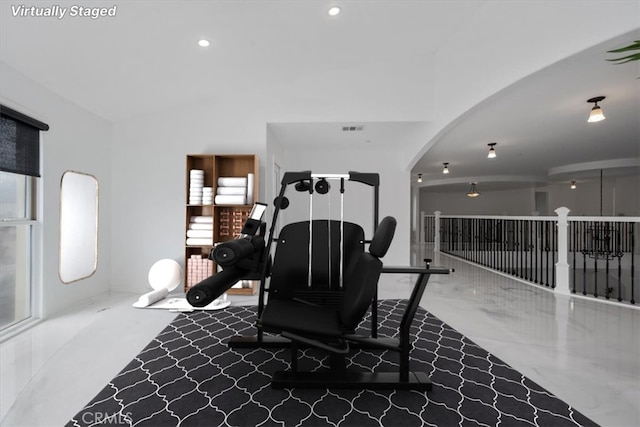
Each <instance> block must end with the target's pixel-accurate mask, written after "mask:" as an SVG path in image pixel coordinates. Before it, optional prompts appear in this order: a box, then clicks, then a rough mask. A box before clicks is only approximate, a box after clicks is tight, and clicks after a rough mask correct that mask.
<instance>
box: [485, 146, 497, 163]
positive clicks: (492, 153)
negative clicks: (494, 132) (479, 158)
mask: <svg viewBox="0 0 640 427" xmlns="http://www.w3.org/2000/svg"><path fill="white" fill-rule="evenodd" d="M487 145H489V154H487V158H488V159H495V158H496V149H495V148H494V147H495V146H496V145H497V143H495V142H491V143H489V144H487Z"/></svg>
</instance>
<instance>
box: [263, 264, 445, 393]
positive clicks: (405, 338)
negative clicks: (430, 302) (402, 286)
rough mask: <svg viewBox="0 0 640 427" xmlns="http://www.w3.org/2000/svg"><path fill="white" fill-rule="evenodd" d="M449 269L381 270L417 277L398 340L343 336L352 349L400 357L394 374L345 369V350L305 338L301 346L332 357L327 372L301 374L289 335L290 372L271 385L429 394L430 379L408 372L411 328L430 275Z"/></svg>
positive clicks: (294, 341) (282, 373) (279, 375)
mask: <svg viewBox="0 0 640 427" xmlns="http://www.w3.org/2000/svg"><path fill="white" fill-rule="evenodd" d="M449 272H450V270H448V269H441V268H433V269H432V268H428V267H427V268H421V267H383V269H382V273H400V274H417V275H418V278H417V280H416V282H415V285H414V287H413V290H412V292H411V297H410V298H409V301H408V303H407V307H406V309H405V312H404V314H403V316H402V321H401V322H400V333H399V338H375V337H365V336H360V335H344V336H343V337H342V338H343V339H344V340H345V341H346V342H348V343H350V344H352V345H351V347H352V348H358V349H367V350H390V351H394V352H397V353H399V354H400V366H399V369H398V371H397V372H360V371H351V370H347V369H346V368H345V365H346V362H345V358H346V354H345V352H344V351H342V350H341V349H340V350H336V351H334V350H332V348H331V346H327V345H326V344H323V343H320V342H319V343H317V344H314V343H313V342H312V340H307V339H304V340H302V341H301V343H302V344H304V345H311V346H314V347H319V348H322V349H325V350H328V351H329V352H330V353H329V355H330V357H331V363H330V370H329V371H316V372H301V371H299V370H298V348H299V346H300V343H299V342H297V341H298V340H297V337H296V336H294V335H292V336H290V338H291V339H292V341H291V345H290V346H291V369H290V370H288V371H278V372H276V373H275V374H274V375H273V378H272V380H271V386H272V387H273V388H275V389H282V388H295V387H300V388H347V389H374V390H382V389H397V390H418V391H430V390H431V388H432V384H431V380H430V379H429V376H428V375H427V374H426V373H425V372H413V371H411V370H410V362H409V355H410V353H411V350H412V343H411V338H410V329H411V324H412V322H413V319H414V318H415V314H416V311H417V309H418V306H419V304H420V300H421V299H422V295H423V294H424V291H425V289H426V287H427V283H428V282H429V278H430V277H431V274H448V273H449Z"/></svg>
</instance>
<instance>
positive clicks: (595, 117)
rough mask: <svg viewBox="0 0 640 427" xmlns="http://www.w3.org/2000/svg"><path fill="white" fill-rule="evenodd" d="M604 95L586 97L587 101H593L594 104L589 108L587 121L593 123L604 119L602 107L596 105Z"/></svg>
mask: <svg viewBox="0 0 640 427" xmlns="http://www.w3.org/2000/svg"><path fill="white" fill-rule="evenodd" d="M604 98H605V97H604V96H596V97H593V98H590V99H587V102H593V103H594V106H593V108H592V109H591V113H589V119H588V120H587V122H589V123H595V122H600V121H602V120H604V119H605V117H604V113H603V112H602V108H600V106H599V105H598V102H601V101H602V100H603V99H604Z"/></svg>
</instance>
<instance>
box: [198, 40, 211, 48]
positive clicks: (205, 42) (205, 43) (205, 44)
mask: <svg viewBox="0 0 640 427" xmlns="http://www.w3.org/2000/svg"><path fill="white" fill-rule="evenodd" d="M209 45H211V42H209V40H205V39H200V40H198V46H200V47H209Z"/></svg>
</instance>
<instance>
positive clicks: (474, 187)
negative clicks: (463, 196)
mask: <svg viewBox="0 0 640 427" xmlns="http://www.w3.org/2000/svg"><path fill="white" fill-rule="evenodd" d="M477 185H478V183H477V182H472V183H471V188H469V191H468V192H467V196H469V197H478V196H479V195H480V192H479V191H478V187H477Z"/></svg>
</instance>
